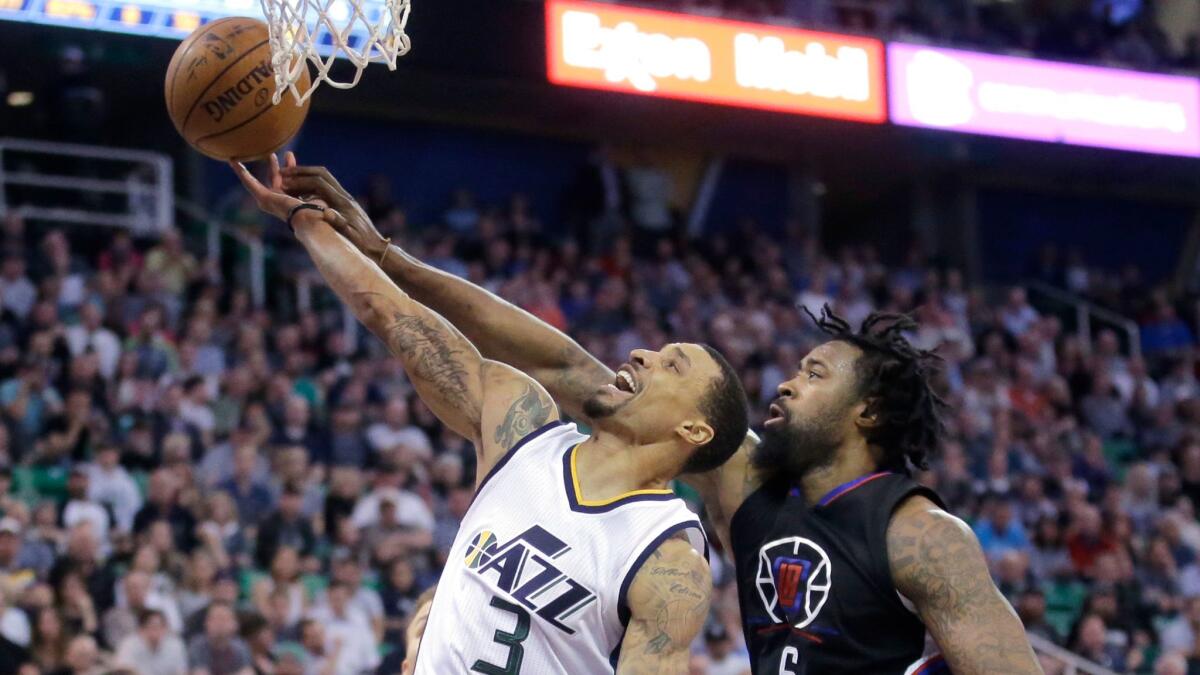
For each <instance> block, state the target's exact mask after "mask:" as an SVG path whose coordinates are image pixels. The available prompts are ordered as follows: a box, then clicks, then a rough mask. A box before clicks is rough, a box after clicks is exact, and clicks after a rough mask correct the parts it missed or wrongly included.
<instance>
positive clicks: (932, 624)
mask: <svg viewBox="0 0 1200 675" xmlns="http://www.w3.org/2000/svg"><path fill="white" fill-rule="evenodd" d="M887 547H888V560H889V562H890V564H891V570H892V579H893V580H894V582H895V584H896V590H898V591H899V592H900V593H901V594H902V595H903V596H904V597H906V598H908V599H909V600H910V601H911V602H912V603H913V604H914V605H915V606H916V608H917V613H918V614H919V615H920V617H921V620H922V621H923V622H924V623H925V627H926V628H927V629H928V630H929V633H930V634H931V635H932V636H933V638H934V640H935V641H936V642H937V644H938V646H939V647H940V648H941V650H942V655H943V656H944V657H945V659H946V662H947V663H949V664H950V669H951V670H952V671H953V672H955V673H957V674H959V675H985V674H986V675H1035V674H1036V675H1041V673H1042V669H1041V666H1040V665H1038V661H1037V658H1036V657H1035V656H1034V654H1033V649H1032V648H1031V647H1030V646H1029V640H1028V639H1026V637H1025V629H1024V627H1023V626H1022V625H1021V620H1020V619H1019V618H1017V615H1016V613H1015V612H1014V611H1013V609H1012V607H1011V606H1010V605H1009V604H1008V601H1007V600H1005V599H1004V596H1003V595H1001V594H1000V591H999V590H998V589H997V588H996V586H995V584H993V583H992V577H991V575H990V574H989V573H988V568H987V563H986V562H985V560H984V557H983V550H982V549H980V547H979V540H977V539H976V538H975V535H974V534H973V533H972V532H971V529H970V528H969V527H967V525H966V523H964V522H963V521H962V520H960V519H958V518H956V517H954V516H952V515H950V514H949V513H946V512H945V511H943V510H941V509H940V508H938V507H937V506H936V505H935V504H933V502H931V501H929V500H928V499H925V498H924V497H913V498H912V499H909V500H908V501H906V502H905V503H904V504H903V505H902V506H901V507H900V508H899V509H897V511H896V513H895V515H894V516H893V517H892V522H891V524H890V525H889V526H888V532H887Z"/></svg>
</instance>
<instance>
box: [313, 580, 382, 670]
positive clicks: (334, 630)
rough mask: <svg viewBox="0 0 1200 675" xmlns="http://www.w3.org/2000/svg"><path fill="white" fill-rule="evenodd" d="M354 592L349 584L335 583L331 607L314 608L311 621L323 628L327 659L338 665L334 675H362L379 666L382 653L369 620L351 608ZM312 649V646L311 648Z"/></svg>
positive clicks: (332, 584) (329, 598) (331, 596)
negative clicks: (361, 674) (380, 653)
mask: <svg viewBox="0 0 1200 675" xmlns="http://www.w3.org/2000/svg"><path fill="white" fill-rule="evenodd" d="M352 595H353V589H351V588H350V586H349V585H348V584H346V583H343V582H340V581H334V582H333V583H331V584H330V585H329V590H328V592H327V596H326V597H327V599H328V605H326V606H324V607H318V608H317V609H314V610H313V611H312V612H311V613H310V615H309V618H310V619H312V620H314V621H315V622H316V623H318V624H319V625H320V626H322V628H323V629H324V630H323V632H324V649H323V654H324V655H325V656H326V658H332V659H333V661H334V663H335V664H336V666H335V668H334V669H333V674H334V675H360V673H364V672H374V670H375V668H376V667H378V665H379V652H378V650H377V646H376V642H375V636H374V634H373V633H372V632H371V623H370V619H368V618H367V616H366V614H365V613H363V612H362V611H361V610H359V609H357V608H355V607H353V606H351V604H350V598H351V597H352ZM308 628H309V627H308V626H307V625H304V626H302V628H301V631H302V633H301V638H302V639H304V640H305V646H306V647H309V644H308V643H309V638H310V637H311V636H309V635H307V634H306V632H305V631H306V629H308ZM309 648H310V649H311V647H309Z"/></svg>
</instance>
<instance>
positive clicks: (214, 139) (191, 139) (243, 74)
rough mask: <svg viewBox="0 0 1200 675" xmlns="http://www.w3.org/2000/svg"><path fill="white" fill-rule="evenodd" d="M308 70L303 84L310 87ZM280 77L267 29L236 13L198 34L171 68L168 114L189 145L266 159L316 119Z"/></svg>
mask: <svg viewBox="0 0 1200 675" xmlns="http://www.w3.org/2000/svg"><path fill="white" fill-rule="evenodd" d="M310 82H311V81H310V79H309V75H308V70H307V68H306V69H305V71H304V75H303V77H302V78H301V80H300V82H298V83H297V85H296V86H297V87H299V88H300V91H306V90H307V89H308V87H309V85H310ZM274 93H275V75H274V71H273V70H272V68H271V47H270V44H269V43H268V41H267V24H265V23H263V22H262V21H259V20H258V19H251V18H247V17H241V16H235V17H230V18H227V19H218V20H217V21H213V22H212V23H210V24H206V25H204V26H201V27H200V28H198V29H196V31H195V32H193V33H192V34H191V35H189V36H188V37H187V39H186V40H184V41H183V42H182V43H181V44H180V45H179V48H178V49H176V50H175V55H174V56H173V57H171V65H169V66H167V80H166V98H167V112H168V113H170V115H171V121H173V122H174V123H175V128H176V129H178V130H179V133H180V134H181V135H182V136H183V137H184V139H186V140H187V142H188V143H190V144H191V145H192V147H193V148H196V149H197V150H199V151H200V152H202V153H204V154H206V155H208V156H209V157H213V158H215V159H221V160H227V159H234V160H239V161H242V160H250V159H258V158H260V157H263V156H265V155H267V154H269V153H271V152H274V151H276V150H278V149H279V148H281V147H283V145H284V144H285V143H287V142H288V141H289V140H291V139H292V137H293V136H295V135H296V132H297V131H299V130H300V125H301V124H303V123H304V118H305V116H306V115H308V101H305V102H304V105H302V106H297V105H296V101H295V100H294V99H293V98H292V96H291V94H288V93H285V94H284V96H283V98H282V99H280V101H279V105H273V104H272V103H271V97H272V96H273V95H274Z"/></svg>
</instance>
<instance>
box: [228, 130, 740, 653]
mask: <svg viewBox="0 0 1200 675" xmlns="http://www.w3.org/2000/svg"><path fill="white" fill-rule="evenodd" d="M271 162H272V180H271V182H272V187H271V188H267V187H265V186H263V185H262V184H261V183H259V182H258V180H257V179H255V178H254V177H253V176H252V175H250V173H249V172H248V171H247V170H246V169H245V167H242V166H241V165H240V164H234V165H233V168H234V171H235V172H236V173H237V175H238V177H239V178H240V179H241V180H242V183H243V184H244V185H245V186H246V188H247V189H248V190H249V191H250V193H251V194H252V195H253V196H254V197H255V199H256V201H257V202H258V205H259V207H260V208H262V209H263V210H264V211H266V212H267V213H270V214H272V215H275V216H277V217H279V218H280V219H282V220H285V221H287V222H288V225H289V226H291V227H292V228H293V229H294V231H295V233H296V237H297V239H298V240H299V241H300V243H301V244H303V245H304V247H305V249H307V250H308V253H309V255H310V256H311V258H312V260H313V262H314V263H315V264H316V266H317V270H318V271H319V272H320V273H321V275H322V276H323V277H324V278H325V280H326V282H328V284H329V286H330V287H331V288H332V289H333V290H334V292H335V293H337V295H338V297H340V298H341V299H342V300H343V301H344V302H345V303H346V304H347V305H348V306H349V307H350V308H351V309H352V310H353V311H354V313H355V315H356V316H357V317H358V318H359V320H360V321H362V322H363V323H364V324H365V325H366V326H367V327H368V328H370V329H371V330H372V331H373V332H374V333H375V334H376V335H378V336H379V337H380V338H381V339H382V340H383V341H384V342H385V343H386V344H387V345H388V347H389V348H390V349H391V350H392V352H393V353H394V354H395V355H396V356H397V357H398V358H399V359H400V360H401V362H402V363H403V365H404V368H405V371H406V372H407V373H408V376H409V379H410V380H411V381H412V383H413V386H414V387H415V388H416V390H417V393H418V394H420V396H421V398H422V400H423V401H424V402H425V404H426V405H428V406H429V408H430V409H431V410H432V411H433V412H434V413H435V414H436V415H437V416H438V418H439V419H441V420H442V422H443V423H444V424H446V425H447V426H448V427H450V428H451V429H453V430H454V431H456V432H458V433H459V434H461V435H463V436H465V437H467V438H469V439H471V440H472V441H473V442H474V443H475V448H476V453H477V458H478V474H477V477H476V480H477V495H476V501H475V503H473V504H472V506H471V508H470V510H469V511H468V512H467V515H466V517H465V519H464V522H463V524H462V527H461V529H460V531H459V533H458V536H457V537H456V539H455V542H454V545H453V548H452V550H451V554H450V560H449V562H448V563H447V566H446V569H445V571H444V572H443V577H442V579H441V580H440V581H439V583H438V590H437V593H436V594H435V595H434V600H433V606H432V608H431V609H430V613H429V619H428V624H427V626H426V630H425V635H424V637H423V639H422V640H421V643H420V648H419V651H418V653H417V654H416V657H415V672H416V673H417V674H418V675H447V674H450V673H469V672H477V673H484V674H485V675H516V674H518V673H526V674H529V673H536V674H539V675H540V674H542V673H546V674H557V673H570V674H572V675H575V674H580V675H583V674H589V675H590V674H591V673H603V672H613V671H614V669H615V671H616V672H617V673H621V674H626V673H643V672H671V673H683V672H686V670H687V662H688V647H689V645H690V644H691V642H692V640H693V639H694V638H695V636H696V635H697V634H698V633H699V632H700V630H701V628H702V627H703V625H704V622H705V618H706V617H707V614H708V607H709V596H710V594H711V591H712V577H711V574H710V572H709V568H708V563H707V560H706V558H705V554H706V545H705V543H704V538H703V534H702V533H700V531H699V523H698V522H697V521H696V519H695V516H693V515H692V514H691V513H690V512H689V511H688V510H687V509H686V507H684V506H683V504H682V502H681V501H679V500H678V499H677V498H676V497H674V495H673V494H672V493H671V492H670V490H669V489H668V482H669V481H670V480H671V479H673V478H675V477H676V476H677V475H679V474H681V473H685V472H700V471H707V470H710V469H712V468H714V467H716V466H719V465H720V464H721V463H723V462H724V461H725V460H726V459H728V458H729V457H730V456H731V455H732V454H733V453H734V452H736V451H737V448H738V445H739V444H740V443H741V441H742V439H743V437H744V436H745V434H746V429H747V405H746V397H745V393H744V392H743V391H742V387H741V384H740V382H739V381H738V378H737V375H736V373H735V372H734V371H733V368H732V367H731V366H730V365H729V363H728V362H726V361H725V359H724V358H722V357H721V355H720V354H718V353H717V352H716V351H715V350H713V349H711V348H708V347H705V346H702V345H695V344H673V345H668V346H667V347H665V348H663V349H662V350H661V351H658V352H653V351H645V350H636V351H634V352H633V353H632V354H631V355H630V362H629V363H627V364H625V365H624V366H622V367H621V368H620V369H619V370H618V371H617V374H616V376H615V379H614V381H613V382H611V383H608V384H605V385H604V386H602V387H600V388H599V389H597V390H596V391H594V392H592V393H591V394H590V395H589V396H588V397H587V400H586V402H585V403H584V406H583V407H584V410H585V412H586V414H587V416H588V419H589V420H590V421H591V424H592V435H591V436H585V435H583V434H582V433H580V432H579V431H578V430H577V429H576V428H575V426H574V425H571V424H564V423H562V422H561V421H559V413H558V408H557V407H556V406H555V404H554V402H553V401H552V400H551V399H550V397H549V395H548V394H547V393H546V391H545V390H544V389H543V388H542V387H541V385H539V384H538V383H537V382H536V381H534V380H533V379H532V378H530V377H529V376H527V375H525V374H523V373H521V372H520V371H518V370H516V369H514V368H512V367H511V366H508V365H505V364H502V363H499V362H496V361H491V360H488V359H484V358H483V357H482V356H480V354H479V351H478V350H477V349H476V348H475V346H474V345H473V344H472V343H471V342H470V341H468V340H467V339H466V338H465V337H463V335H462V334H461V333H460V332H458V330H457V329H455V328H454V327H453V326H452V325H450V323H448V322H447V321H446V320H445V319H443V318H442V317H441V316H439V315H438V314H437V313H435V312H433V311H432V310H430V309H429V308H427V307H425V306H424V305H422V304H420V303H419V302H418V301H417V300H414V299H413V298H412V297H410V296H408V295H407V294H405V293H404V292H403V291H401V290H400V288H399V287H397V286H396V285H395V284H394V283H392V281H391V280H389V279H388V277H387V276H386V275H385V274H384V273H383V272H382V271H381V270H380V268H379V267H378V266H377V264H376V262H374V261H373V260H372V259H370V258H368V257H366V255H364V253H362V252H360V251H359V250H358V249H357V248H355V246H354V245H353V244H351V243H350V242H349V241H347V240H346V239H345V238H344V237H342V236H341V235H340V234H338V232H336V231H335V230H334V229H333V227H331V225H334V226H339V227H342V228H344V227H345V219H344V218H343V216H342V215H341V214H339V213H338V212H336V211H335V210H333V209H326V208H324V207H323V206H321V205H315V204H311V203H304V202H301V201H300V200H298V199H296V198H294V197H290V196H288V195H287V194H285V193H284V192H283V191H282V190H283V188H284V180H283V177H282V176H281V175H280V172H279V169H278V165H277V163H276V161H275V158H274V157H272V158H271ZM288 163H289V165H293V164H294V158H292V157H291V156H290V153H289V162H288ZM349 205H350V206H349V207H350V208H354V207H356V205H353V202H352V201H351V202H349ZM389 251H390V249H387V248H385V249H384V250H383V251H382V252H381V257H377V258H375V260H376V261H379V262H382V256H385V255H387V254H388V253H389Z"/></svg>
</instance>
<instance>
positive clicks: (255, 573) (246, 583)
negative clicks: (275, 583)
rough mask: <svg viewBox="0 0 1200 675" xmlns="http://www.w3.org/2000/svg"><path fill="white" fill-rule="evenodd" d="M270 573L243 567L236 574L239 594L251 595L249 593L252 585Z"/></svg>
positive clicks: (252, 588) (244, 596) (252, 587)
mask: <svg viewBox="0 0 1200 675" xmlns="http://www.w3.org/2000/svg"><path fill="white" fill-rule="evenodd" d="M269 576H270V575H269V574H267V573H266V572H264V571H262V570H256V569H244V570H242V571H241V574H239V575H238V585H239V586H241V589H242V590H241V595H242V597H243V598H249V597H251V595H250V593H251V591H253V590H254V585H255V584H257V583H258V582H259V581H260V580H262V579H266V578H268V577H269Z"/></svg>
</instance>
